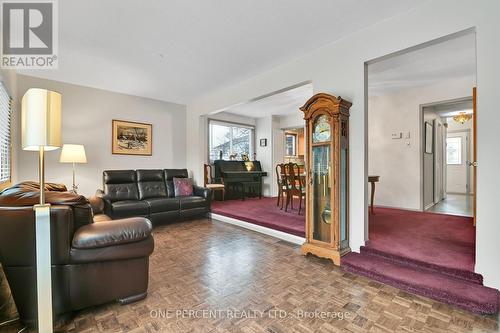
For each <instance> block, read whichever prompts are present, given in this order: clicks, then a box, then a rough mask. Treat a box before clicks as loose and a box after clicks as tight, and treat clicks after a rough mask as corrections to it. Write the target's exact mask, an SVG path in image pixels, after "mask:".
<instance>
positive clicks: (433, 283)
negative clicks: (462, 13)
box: [349, 30, 482, 292]
mask: <svg viewBox="0 0 500 333" xmlns="http://www.w3.org/2000/svg"><path fill="white" fill-rule="evenodd" d="M475 45H476V44H475V33H474V31H471V30H469V31H464V32H460V33H457V34H455V35H453V36H447V37H444V38H442V39H440V40H436V41H432V42H429V43H427V44H425V45H419V46H417V47H414V48H410V49H408V50H404V51H401V52H397V53H395V54H392V55H388V56H385V57H382V58H380V59H377V60H374V61H371V62H368V63H367V67H366V76H367V120H368V121H367V122H368V124H367V130H368V143H367V145H368V175H369V179H371V180H374V182H375V183H376V190H375V195H374V197H373V198H374V209H373V210H371V209H368V225H367V229H368V235H367V236H368V237H367V238H368V239H367V241H366V244H365V246H362V247H361V249H360V256H361V257H360V258H363V259H360V260H359V261H357V262H356V263H354V262H351V263H349V264H351V265H358V264H359V265H358V266H357V269H359V271H363V269H367V267H365V266H363V265H364V264H365V263H366V264H370V263H373V262H374V261H376V262H377V265H380V266H384V265H385V266H387V269H386V270H384V271H383V272H381V273H380V274H381V276H380V279H381V280H383V281H398V283H399V282H401V283H403V282H402V281H404V283H408V284H409V285H411V289H412V290H420V288H423V287H422V285H421V284H419V283H414V282H415V281H409V280H406V278H407V277H408V275H406V274H407V273H408V272H409V271H411V272H412V273H411V274H410V275H411V276H421V277H422V278H424V276H425V279H426V281H427V282H426V283H428V285H426V286H425V288H437V289H439V288H443V292H448V291H449V290H448V289H447V288H445V287H443V286H442V285H440V284H439V283H438V282H437V281H443V279H448V278H449V276H450V275H453V278H454V279H461V280H464V281H465V280H467V281H469V282H473V283H477V284H481V283H482V280H481V277H480V275H479V274H476V273H475V272H474V267H475V247H476V244H475V228H474V224H473V219H472V218H471V217H470V216H471V215H469V214H467V215H465V214H463V213H461V212H460V211H458V209H456V210H455V211H452V210H451V208H453V207H454V206H457V205H458V203H457V202H458V200H457V197H455V196H458V195H462V196H463V197H466V196H467V195H469V197H470V196H471V189H472V188H473V184H472V181H471V180H467V178H465V177H464V178H461V179H462V181H463V183H462V185H460V186H461V188H463V193H456V192H454V191H452V190H451V188H452V184H454V182H455V181H454V178H452V176H450V175H454V174H460V173H463V172H464V170H465V173H467V172H469V174H470V173H471V172H470V169H469V171H468V169H467V165H468V163H467V162H468V161H471V160H472V159H473V157H472V155H473V151H471V148H470V147H469V145H471V144H470V142H471V138H472V134H473V133H469V132H467V133H466V134H465V136H462V134H461V133H459V132H458V130H459V129H462V130H463V129H464V128H458V125H460V126H462V125H463V126H465V125H467V126H469V125H472V124H473V121H472V120H471V121H469V122H463V124H462V122H461V121H460V122H458V121H456V120H455V117H458V116H459V115H460V114H461V112H464V113H465V114H466V116H467V117H469V116H471V118H472V116H473V112H472V109H473V107H472V104H473V97H472V95H473V87H475V85H476V53H475ZM457 119H459V118H457ZM464 124H465V125H464ZM456 130H457V132H455V131H456ZM474 131H475V130H474ZM471 132H472V131H471ZM457 137H460V139H456V138H457ZM457 141H460V144H459V145H458V146H457V144H456V142H457ZM454 144H455V147H456V151H454V150H452V148H453V147H452V146H453V145H454ZM456 154H460V158H461V159H460V161H459V162H460V165H462V169H460V170H454V169H453V167H454V166H458V162H455V165H453V164H452V163H453V161H452V160H453V159H454V158H455V159H456ZM370 176H371V177H370ZM375 180H376V181H375ZM367 181H368V179H367ZM467 181H468V183H467ZM464 184H465V185H464ZM368 186H369V185H368V184H367V187H368ZM457 186H458V185H457ZM460 198H462V197H460ZM368 199H370V197H369V198H368ZM369 201H370V200H368V202H369ZM467 207H470V205H469V206H468V204H467V203H466V201H464V204H463V205H460V208H461V209H462V210H465V209H467ZM433 210H434V211H433ZM440 210H441V211H440ZM438 212H439V214H436V213H438ZM365 259H366V260H365ZM378 261H380V262H378ZM389 266H390V268H389ZM366 271H367V272H368V271H369V270H366ZM429 277H432V278H429ZM425 288H424V289H425ZM445 289H446V290H445ZM422 292H424V291H423V290H422Z"/></svg>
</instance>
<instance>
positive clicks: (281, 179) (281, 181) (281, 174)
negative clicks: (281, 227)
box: [276, 163, 287, 209]
mask: <svg viewBox="0 0 500 333" xmlns="http://www.w3.org/2000/svg"><path fill="white" fill-rule="evenodd" d="M276 183H277V185H278V202H277V204H276V206H278V207H279V205H280V200H281V209H283V202H284V200H285V198H284V196H285V195H286V189H287V185H286V175H285V165H284V164H283V163H280V164H277V165H276Z"/></svg>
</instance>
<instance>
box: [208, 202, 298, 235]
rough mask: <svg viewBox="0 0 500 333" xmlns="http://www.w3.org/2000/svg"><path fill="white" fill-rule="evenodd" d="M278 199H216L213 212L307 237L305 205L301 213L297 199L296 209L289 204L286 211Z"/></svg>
mask: <svg viewBox="0 0 500 333" xmlns="http://www.w3.org/2000/svg"><path fill="white" fill-rule="evenodd" d="M276 200H277V199H276V198H262V199H258V198H257V199H253V198H252V199H245V200H244V201H241V200H226V201H214V202H212V213H215V214H219V215H224V216H227V217H232V218H235V219H238V220H242V221H245V222H250V223H253V224H257V225H260V226H263V227H266V228H270V229H274V230H278V231H283V232H286V233H289V234H292V235H296V236H300V237H305V224H306V219H305V216H304V211H305V210H304V207H302V210H301V212H300V215H299V214H298V207H299V203H298V200H296V201H295V202H294V209H293V210H292V209H291V208H290V206H289V207H288V212H285V208H283V210H280V208H279V207H277V206H276ZM302 204H304V203H302Z"/></svg>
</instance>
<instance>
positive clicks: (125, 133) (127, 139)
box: [112, 120, 153, 156]
mask: <svg viewBox="0 0 500 333" xmlns="http://www.w3.org/2000/svg"><path fill="white" fill-rule="evenodd" d="M112 147H113V149H112V153H113V154H120V155H146V156H151V155H152V154H153V149H152V148H153V125H151V124H144V123H137V122H132V121H124V120H113V137H112Z"/></svg>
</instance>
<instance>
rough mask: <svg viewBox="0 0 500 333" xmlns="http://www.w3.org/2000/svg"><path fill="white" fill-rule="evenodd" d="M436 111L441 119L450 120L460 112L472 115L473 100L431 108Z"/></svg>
mask: <svg viewBox="0 0 500 333" xmlns="http://www.w3.org/2000/svg"><path fill="white" fill-rule="evenodd" d="M429 109H430V110H432V111H434V112H435V113H436V114H437V115H438V116H439V117H441V118H449V117H453V116H456V115H457V114H459V113H460V112H465V113H467V114H472V113H473V109H472V99H467V100H464V101H457V102H449V103H442V104H438V105H435V106H432V107H430V108H429Z"/></svg>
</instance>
